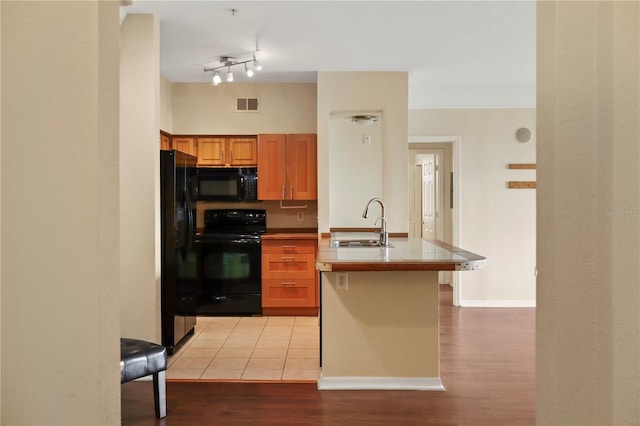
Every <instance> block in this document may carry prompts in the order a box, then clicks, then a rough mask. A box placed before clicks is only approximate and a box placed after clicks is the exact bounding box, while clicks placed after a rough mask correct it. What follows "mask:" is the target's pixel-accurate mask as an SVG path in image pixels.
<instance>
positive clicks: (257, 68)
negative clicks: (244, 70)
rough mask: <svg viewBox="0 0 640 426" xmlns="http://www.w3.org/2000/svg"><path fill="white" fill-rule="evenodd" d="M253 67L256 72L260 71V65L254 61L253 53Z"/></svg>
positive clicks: (254, 55)
mask: <svg viewBox="0 0 640 426" xmlns="http://www.w3.org/2000/svg"><path fill="white" fill-rule="evenodd" d="M253 67H254V68H255V69H256V71H260V70H261V69H262V64H261V63H260V61H258V60H257V59H256V54H255V53H254V54H253Z"/></svg>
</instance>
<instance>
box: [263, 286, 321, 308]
mask: <svg viewBox="0 0 640 426" xmlns="http://www.w3.org/2000/svg"><path fill="white" fill-rule="evenodd" d="M315 284H316V281H315V280H314V279H311V280H310V279H282V280H273V279H269V280H262V306H263V307H267V308H285V307H286V308H298V307H314V306H316V286H315Z"/></svg>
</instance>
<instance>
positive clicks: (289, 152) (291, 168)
mask: <svg viewBox="0 0 640 426" xmlns="http://www.w3.org/2000/svg"><path fill="white" fill-rule="evenodd" d="M316 198H317V146H316V135H315V134H289V135H284V134H264V135H259V136H258V199H259V200H315V199H316Z"/></svg>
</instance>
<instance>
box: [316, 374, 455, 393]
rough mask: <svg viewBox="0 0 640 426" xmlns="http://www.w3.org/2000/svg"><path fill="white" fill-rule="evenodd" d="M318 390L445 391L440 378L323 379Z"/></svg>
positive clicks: (343, 377)
mask: <svg viewBox="0 0 640 426" xmlns="http://www.w3.org/2000/svg"><path fill="white" fill-rule="evenodd" d="M318 389H319V390H428V391H443V390H445V388H444V386H443V385H442V382H441V381H440V377H359V376H357V377H356V376H353V377H352V376H341V377H323V378H321V379H319V380H318Z"/></svg>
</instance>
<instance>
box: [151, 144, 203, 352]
mask: <svg viewBox="0 0 640 426" xmlns="http://www.w3.org/2000/svg"><path fill="white" fill-rule="evenodd" d="M196 185H197V182H196V157H194V156H192V155H187V154H184V153H182V152H179V151H160V223H161V225H160V229H161V231H160V234H161V259H162V261H161V264H162V266H161V276H160V282H161V323H162V326H161V327H162V345H163V346H165V347H166V348H167V352H168V353H169V354H173V350H174V348H175V346H176V345H178V344H179V343H180V342H181V341H182V340H183V339H185V338H186V336H187V335H189V334H193V331H194V327H195V325H196V317H195V303H196V300H195V295H194V290H195V289H194V286H196V285H197V283H196V281H197V253H196V249H195V246H194V238H195V232H196Z"/></svg>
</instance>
